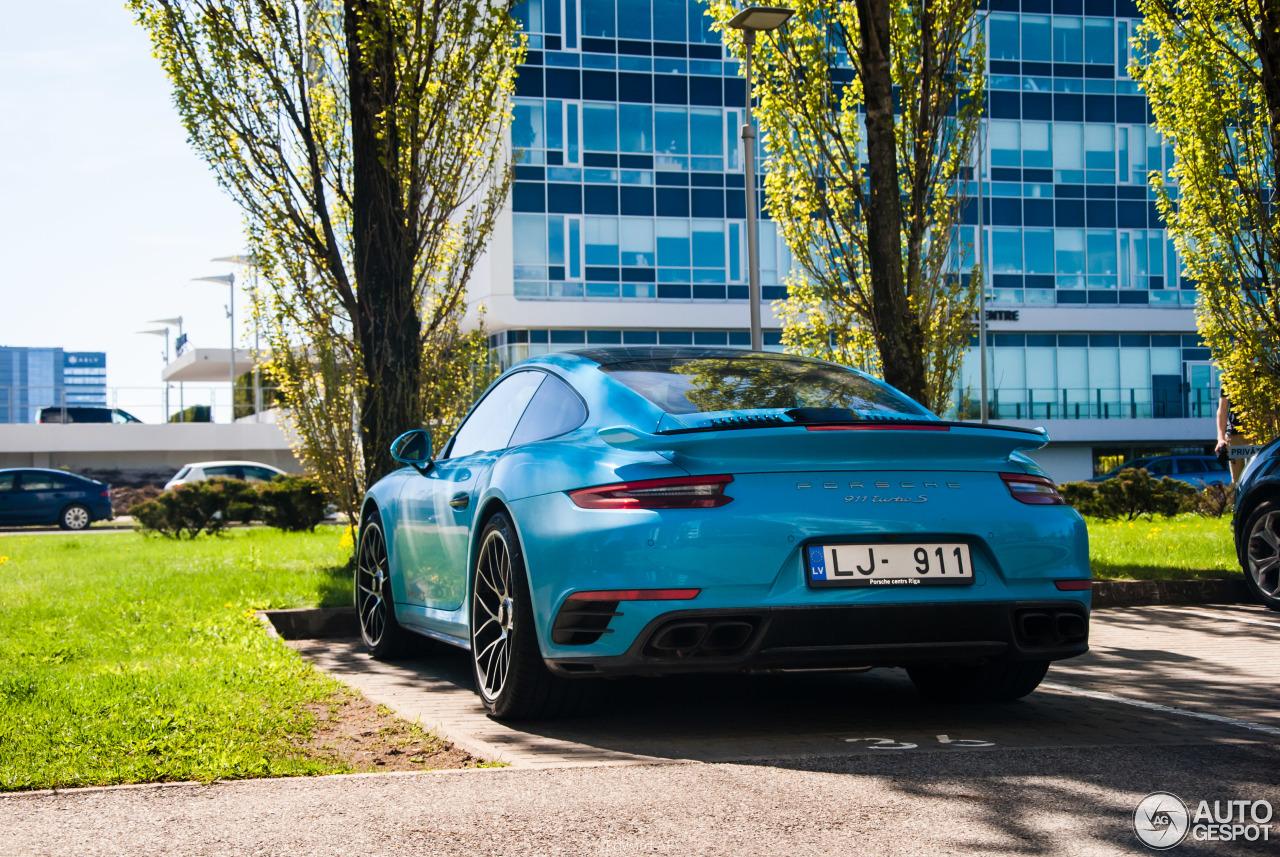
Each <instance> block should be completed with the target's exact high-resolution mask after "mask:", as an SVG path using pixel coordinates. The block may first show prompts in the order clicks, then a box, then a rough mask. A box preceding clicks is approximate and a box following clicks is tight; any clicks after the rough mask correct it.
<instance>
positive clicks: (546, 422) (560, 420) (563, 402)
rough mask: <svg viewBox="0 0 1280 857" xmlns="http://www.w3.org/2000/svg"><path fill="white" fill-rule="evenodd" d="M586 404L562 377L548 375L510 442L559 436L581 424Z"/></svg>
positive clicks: (529, 441)
mask: <svg viewBox="0 0 1280 857" xmlns="http://www.w3.org/2000/svg"><path fill="white" fill-rule="evenodd" d="M586 419H587V408H586V406H585V405H584V404H582V399H581V398H579V397H578V394H577V393H575V392H573V390H571V389H570V388H569V385H567V384H565V383H564V382H563V381H561V380H560V379H559V378H556V377H555V376H553V375H548V376H547V377H546V379H545V380H543V382H542V385H541V386H540V387H538V392H537V393H535V394H534V397H533V401H531V402H529V407H527V408H525V411H524V416H522V417H521V418H520V422H519V424H518V425H517V426H516V430H515V433H514V434H512V435H511V441H510V443H509V444H508V446H519V445H520V444H522V443H533V442H535V441H539V440H546V439H547V438H552V437H559V436H560V435H562V434H565V433H566V432H571V431H573V430H574V429H576V428H577V427H578V426H580V425H582V424H583V423H584V422H585V421H586Z"/></svg>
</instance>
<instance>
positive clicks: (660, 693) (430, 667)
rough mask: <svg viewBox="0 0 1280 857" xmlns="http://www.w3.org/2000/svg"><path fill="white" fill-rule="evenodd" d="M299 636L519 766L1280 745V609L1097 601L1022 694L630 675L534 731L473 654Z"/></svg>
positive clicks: (325, 661)
mask: <svg viewBox="0 0 1280 857" xmlns="http://www.w3.org/2000/svg"><path fill="white" fill-rule="evenodd" d="M294 645H295V646H296V647H297V648H298V649H299V650H300V651H301V652H302V653H303V654H304V656H306V657H307V658H310V659H311V660H313V661H314V662H315V663H316V664H317V665H318V666H320V667H321V668H323V669H325V670H327V671H329V672H331V673H333V674H335V675H336V676H338V677H339V678H341V679H342V680H343V681H345V682H347V683H348V684H351V685H354V686H356V687H358V688H360V689H361V690H362V691H363V692H364V693H365V695H366V696H368V697H370V698H371V699H373V700H375V701H377V702H381V703H383V704H385V705H387V706H389V707H391V708H392V709H394V710H396V711H397V712H398V713H399V714H400V715H401V716H404V717H407V718H408V719H411V720H418V721H420V722H421V723H422V724H423V725H424V726H428V727H432V728H435V729H437V730H438V731H439V732H441V733H442V734H444V735H446V736H447V737H449V738H450V739H451V740H453V741H455V742H456V743H458V744H460V745H462V746H463V747H465V748H467V749H469V750H470V751H471V752H473V753H476V754H478V755H481V756H485V757H488V758H498V759H501V760H503V761H506V762H509V763H511V764H513V765H515V766H518V767H549V766H560V765H565V764H600V763H626V762H637V761H655V760H697V761H703V762H725V761H746V760H753V759H761V758H778V757H785V756H807V755H823V756H826V755H837V756H848V755H884V754H886V753H893V752H898V753H903V752H917V753H918V752H950V753H955V752H972V751H974V750H980V749H990V748H997V747H998V748H1003V749H1013V748H1044V749H1049V748H1067V747H1101V746H1119V745H1131V744H1141V745H1144V746H1152V745H1187V744H1206V743H1216V742H1239V741H1245V742H1250V741H1261V742H1268V743H1272V744H1276V743H1280V709H1278V708H1277V706H1276V704H1275V703H1276V699H1277V695H1276V688H1277V685H1278V684H1280V681H1278V680H1280V658H1277V657H1276V652H1277V651H1280V614H1276V613H1272V612H1269V611H1267V610H1264V609H1262V608H1256V607H1251V606H1241V605H1235V606H1231V607H1141V608H1129V609H1115V610H1099V611H1096V612H1095V613H1094V619H1093V623H1092V639H1091V649H1092V650H1091V651H1090V653H1089V654H1088V655H1086V656H1084V657H1081V658H1077V659H1074V660H1070V661H1064V662H1060V663H1059V664H1057V665H1055V666H1054V667H1053V668H1051V669H1050V671H1049V675H1048V677H1047V678H1046V680H1045V684H1044V685H1042V687H1041V689H1040V690H1039V691H1037V692H1036V693H1035V694H1033V695H1032V696H1031V697H1029V698H1028V699H1026V700H1024V701H1023V702H1021V703H1017V704H1013V705H983V706H961V705H953V706H937V705H930V704H927V703H925V702H924V701H923V700H922V699H921V698H920V696H919V695H918V694H917V693H916V692H915V690H914V688H913V687H912V686H911V683H910V681H909V680H908V679H907V677H906V674H905V673H903V672H902V671H900V670H873V671H870V672H866V673H807V674H792V675H780V676H779V675H770V676H711V677H706V676H699V677H681V678H667V679H652V678H650V679H624V680H616V681H606V682H603V683H601V686H600V689H599V697H598V699H597V700H596V702H595V704H594V705H593V706H592V708H591V709H590V711H589V713H588V714H586V715H584V716H581V717H578V718H575V719H572V720H567V721H563V722H559V723H550V724H525V725H522V726H521V727H520V728H511V727H507V726H503V725H501V724H498V723H495V722H494V721H492V720H490V719H489V718H487V717H485V716H484V712H483V709H482V708H481V707H480V704H479V702H478V701H477V699H476V697H475V694H474V693H473V692H472V690H471V682H470V675H469V672H468V661H467V655H466V654H465V653H463V652H460V651H457V650H454V649H450V648H447V647H443V646H442V647H438V648H435V649H433V650H432V652H431V653H430V655H429V656H428V657H425V658H423V659H420V660H416V661H409V662H403V663H396V664H385V663H379V662H376V661H373V660H371V659H370V658H369V657H368V656H367V655H365V654H364V653H363V652H362V651H361V647H360V646H359V644H358V642H355V641H300V642H297V643H294ZM908 745H910V746H908Z"/></svg>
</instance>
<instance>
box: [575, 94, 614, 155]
mask: <svg viewBox="0 0 1280 857" xmlns="http://www.w3.org/2000/svg"><path fill="white" fill-rule="evenodd" d="M582 148H583V149H585V150H586V151H588V152H616V151H618V109H617V107H615V106H614V105H612V104H584V105H582Z"/></svg>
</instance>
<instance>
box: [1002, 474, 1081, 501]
mask: <svg viewBox="0 0 1280 857" xmlns="http://www.w3.org/2000/svg"><path fill="white" fill-rule="evenodd" d="M1000 478H1001V479H1003V480H1004V487H1006V488H1008V489H1009V493H1010V494H1012V495H1013V499H1015V500H1017V501H1018V502H1019V503H1026V504H1027V505H1029V506H1064V505H1066V501H1065V500H1063V499H1062V495H1061V494H1059V493H1058V486H1057V485H1054V484H1053V480H1052V479H1046V478H1045V477H1043V476H1033V475H1031V474H1030V473H1001V474H1000Z"/></svg>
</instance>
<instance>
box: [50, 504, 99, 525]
mask: <svg viewBox="0 0 1280 857" xmlns="http://www.w3.org/2000/svg"><path fill="white" fill-rule="evenodd" d="M91 523H93V514H92V513H91V512H90V511H89V507H88V506H85V505H83V504H81V503H72V504H71V505H70V506H68V507H67V508H65V509H63V510H62V514H60V515H59V516H58V526H59V527H61V528H62V529H64V530H83V529H87V528H88V526H89V525H90V524H91Z"/></svg>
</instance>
